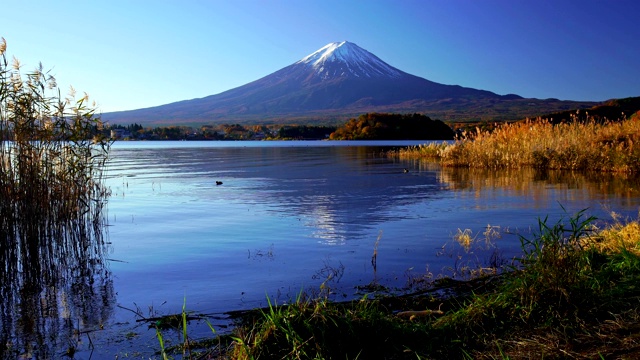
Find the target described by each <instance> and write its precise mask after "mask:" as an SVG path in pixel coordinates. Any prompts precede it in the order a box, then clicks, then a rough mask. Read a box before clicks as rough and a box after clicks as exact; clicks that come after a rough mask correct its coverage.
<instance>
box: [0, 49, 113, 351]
mask: <svg viewBox="0 0 640 360" xmlns="http://www.w3.org/2000/svg"><path fill="white" fill-rule="evenodd" d="M6 47H7V46H6V41H5V40H4V38H1V40H0V264H2V267H3V268H2V269H0V294H2V295H1V296H0V313H1V315H2V319H3V321H2V323H1V324H0V326H1V329H0V333H1V335H0V357H2V358H5V356H7V357H8V354H16V353H17V354H19V353H23V355H24V354H26V355H28V354H29V353H31V352H32V351H37V352H38V354H39V356H40V357H43V358H51V357H56V355H54V354H53V353H51V352H53V351H55V350H54V349H51V348H49V346H48V345H47V344H46V342H47V341H51V339H54V340H53V342H54V345H55V341H56V340H55V339H57V338H58V335H60V334H64V333H66V335H67V336H68V337H69V338H71V337H73V336H74V334H79V333H83V331H85V330H87V329H80V328H79V327H80V326H84V327H91V326H98V323H99V322H101V321H103V320H104V319H105V317H106V315H107V313H108V311H109V310H108V309H106V308H104V306H105V305H104V304H105V303H108V301H107V300H108V299H109V298H111V297H112V296H113V289H112V286H111V282H110V279H109V274H108V270H107V269H106V267H105V263H104V258H103V254H104V251H105V246H106V244H105V242H104V241H103V225H104V216H103V209H104V206H105V204H106V201H107V198H108V196H109V190H108V188H106V187H105V186H104V184H103V176H104V167H105V163H106V161H107V159H108V151H109V146H110V143H109V142H108V141H107V140H106V139H104V138H102V137H101V136H100V134H99V129H100V128H101V126H102V123H101V121H100V119H99V118H98V117H96V116H95V110H94V108H92V107H89V105H88V96H87V95H86V94H85V96H83V97H82V98H80V99H76V98H75V94H74V93H73V92H72V93H71V94H70V95H69V97H66V98H62V97H61V96H60V92H59V90H57V87H56V86H57V85H56V80H55V78H54V77H53V76H52V75H51V74H49V73H48V72H45V71H44V70H43V67H42V65H41V64H40V65H39V66H38V67H37V68H36V69H35V70H33V71H32V72H28V73H23V72H22V66H21V64H20V62H19V61H18V60H17V59H15V58H14V59H13V63H12V64H11V65H9V63H8V61H7V55H6ZM16 304H20V306H19V307H17V306H16ZM107 308H108V306H107ZM62 313H65V314H66V315H65V318H64V319H61V317H60V315H62ZM71 316H77V318H76V319H74V318H71ZM18 322H19V326H18ZM45 323H46V324H48V326H44V325H45ZM42 331H45V332H47V333H48V334H49V336H44V335H45V334H43V333H42ZM17 332H20V333H21V334H20V335H17ZM84 333H87V332H86V331H85V332H84ZM87 334H88V333H87ZM75 336H77V335H75ZM87 336H89V335H87ZM57 345H58V346H66V344H57ZM69 349H75V348H73V347H69Z"/></svg>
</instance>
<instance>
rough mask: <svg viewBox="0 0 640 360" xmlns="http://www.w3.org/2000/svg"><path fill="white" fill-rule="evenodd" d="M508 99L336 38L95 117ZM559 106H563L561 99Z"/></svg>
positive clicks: (214, 117) (245, 115) (295, 115)
mask: <svg viewBox="0 0 640 360" xmlns="http://www.w3.org/2000/svg"><path fill="white" fill-rule="evenodd" d="M515 100H522V98H521V97H520V96H517V95H506V96H501V95H497V94H495V93H493V92H490V91H485V90H477V89H472V88H465V87H462V86H457V85H443V84H439V83H435V82H432V81H429V80H426V79H423V78H420V77H417V76H414V75H411V74H408V73H405V72H403V71H401V70H399V69H396V68H394V67H392V66H391V65H389V64H387V63H385V62H384V61H382V60H381V59H379V58H378V57H376V56H375V55H373V54H371V53H370V52H368V51H366V50H364V49H362V48H360V47H358V46H357V45H356V44H353V43H350V42H346V41H344V42H340V43H331V44H328V45H326V46H324V47H322V48H321V49H319V50H317V51H315V52H314V53H312V54H310V55H308V56H306V57H304V58H302V59H301V60H299V61H297V62H296V63H294V64H291V65H289V66H287V67H285V68H283V69H280V70H278V71H276V72H274V73H272V74H270V75H267V76H265V77H263V78H261V79H258V80H256V81H253V82H251V83H248V84H246V85H243V86H240V87H237V88H234V89H231V90H228V91H225V92H222V93H220V94H216V95H211V96H207V97H204V98H200V99H193V100H185V101H180V102H176V103H171V104H166V105H161V106H156V107H152V108H146V109H139V110H131V111H123V112H114V113H107V114H104V115H103V119H104V120H106V121H108V122H110V123H132V122H137V123H141V124H143V125H149V124H173V125H179V124H187V123H189V124H194V123H215V122H245V123H246V122H256V123H257V122H261V123H267V122H274V121H281V122H286V121H288V120H292V119H297V120H301V119H319V118H334V119H346V118H348V117H350V116H353V115H354V114H358V113H362V112H372V111H404V112H424V113H427V114H429V115H431V116H432V117H435V116H434V114H432V113H430V111H456V109H458V110H460V109H463V110H464V109H465V107H467V108H468V107H469V106H470V105H472V106H477V105H478V104H491V103H496V102H509V101H515ZM591 105H593V104H589V106H591ZM573 107H575V105H573ZM567 108H571V107H569V105H568V104H567ZM554 110H555V109H554Z"/></svg>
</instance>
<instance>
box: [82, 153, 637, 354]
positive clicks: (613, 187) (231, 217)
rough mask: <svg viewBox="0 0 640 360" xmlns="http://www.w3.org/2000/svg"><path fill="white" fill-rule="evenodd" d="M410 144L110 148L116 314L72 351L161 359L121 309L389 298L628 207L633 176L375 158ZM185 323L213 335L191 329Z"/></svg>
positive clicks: (626, 212) (215, 317)
mask: <svg viewBox="0 0 640 360" xmlns="http://www.w3.org/2000/svg"><path fill="white" fill-rule="evenodd" d="M415 143H420V142H326V141H318V142H117V143H115V144H114V145H113V148H112V160H111V162H110V165H109V170H108V185H109V186H110V187H111V189H112V196H111V198H110V200H109V204H108V223H109V227H108V238H109V240H110V242H111V253H110V254H108V255H107V257H108V258H109V259H110V260H109V267H110V270H111V272H112V274H113V282H114V289H115V292H116V301H117V305H118V306H116V307H114V311H113V316H112V318H111V319H109V321H108V324H105V328H106V330H104V331H101V332H99V333H94V335H93V341H92V342H93V343H94V345H95V347H94V350H93V353H91V352H90V351H89V350H88V346H87V347H86V348H85V349H87V350H86V351H84V352H83V353H81V355H87V358H88V356H92V358H102V357H106V358H113V356H114V355H113V354H114V353H118V354H121V356H122V355H123V354H137V355H140V356H144V355H145V354H152V353H153V351H156V350H158V346H157V340H156V338H155V332H154V331H153V330H148V329H147V325H146V323H143V322H136V320H137V319H139V317H137V316H136V315H134V313H133V312H132V311H130V310H136V311H140V312H141V313H142V314H143V315H144V316H152V315H166V314H170V313H178V312H180V311H181V309H182V306H183V303H184V301H185V299H186V306H187V308H188V309H190V310H193V311H195V312H197V313H201V314H208V315H209V316H210V319H211V321H212V322H213V324H214V326H217V327H219V328H218V330H222V331H224V325H225V321H226V320H225V318H226V315H225V312H227V311H231V310H242V309H250V308H255V307H260V306H265V305H266V303H267V302H266V298H267V296H269V297H270V298H271V299H273V301H276V302H277V303H278V304H280V303H285V302H287V301H289V300H290V299H292V298H294V297H295V296H296V295H297V294H298V293H300V291H302V290H305V291H308V292H311V293H313V292H317V291H319V289H320V286H321V284H322V283H323V282H325V287H329V288H330V289H331V290H332V295H331V296H332V298H334V299H336V300H340V299H352V298H355V297H359V296H362V295H363V294H364V293H365V292H366V290H362V286H365V285H371V284H379V285H383V286H385V287H387V288H388V289H390V290H398V289H402V288H404V287H406V286H408V285H409V284H411V280H412V279H416V278H419V277H421V276H423V275H425V274H427V273H429V272H431V273H433V275H434V276H437V275H438V274H443V273H444V274H448V275H452V274H453V275H455V273H452V271H453V270H452V269H458V270H459V269H461V268H462V267H463V265H464V264H469V265H472V266H486V265H487V264H488V263H489V262H490V259H491V258H492V255H493V258H494V259H495V256H496V255H498V256H500V257H502V258H504V259H508V258H510V257H512V256H514V255H516V254H517V253H518V251H519V244H520V243H519V240H518V236H517V235H516V234H521V235H524V236H527V235H528V234H529V233H530V229H531V228H532V227H535V226H536V225H537V218H538V217H545V216H549V221H551V222H555V221H557V220H558V219H559V218H560V217H562V216H565V217H566V216H568V215H567V213H568V214H569V215H571V214H573V213H575V212H577V211H579V210H581V209H587V208H588V210H587V213H588V214H589V215H596V216H598V217H599V218H602V219H604V220H608V219H610V216H609V213H610V211H612V210H613V211H615V212H617V213H618V214H621V215H622V216H623V217H631V218H636V216H637V213H638V209H639V206H640V198H639V197H638V183H637V181H636V180H634V179H624V178H620V177H613V176H609V175H606V176H602V175H598V176H595V175H592V177H590V176H588V175H583V174H575V173H567V172H564V173H536V172H535V171H532V170H526V171H510V172H494V171H469V170H468V169H467V170H460V169H457V170H456V169H440V168H439V167H438V166H437V165H434V164H429V163H421V162H417V161H399V160H397V159H395V160H394V159H390V158H385V157H383V156H380V153H381V152H382V151H385V150H388V149H390V148H397V147H399V146H403V145H404V146H406V145H408V144H415ZM405 169H406V171H405ZM217 181H219V182H222V184H221V185H217V184H216V182H217ZM563 208H564V210H563ZM565 210H566V212H565ZM466 229H469V230H466ZM487 229H491V230H492V231H491V234H492V235H491V240H492V241H491V243H490V244H486V243H485V241H484V240H485V238H486V236H485V235H484V234H483V233H486V231H487ZM465 230H466V231H468V232H469V231H470V234H471V235H472V237H474V238H476V240H477V244H475V245H473V246H472V247H471V249H470V250H468V251H465V249H464V248H463V247H461V246H460V245H458V244H457V243H456V242H455V241H454V240H453V235H455V234H456V233H457V232H458V231H462V232H464V231H465ZM376 246H377V258H376V268H375V269H374V268H373V266H372V255H373V253H374V248H376ZM458 256H461V258H460V259H459V258H458ZM374 270H375V271H374ZM458 276H459V275H458ZM191 330H192V331H193V336H196V337H197V336H205V335H207V333H208V332H210V330H208V328H207V327H206V326H203V325H202V324H198V323H196V324H193V325H191ZM168 336H169V335H168ZM175 339H176V341H177V339H178V337H177V335H176V336H175ZM84 345H88V344H86V343H85V344H84Z"/></svg>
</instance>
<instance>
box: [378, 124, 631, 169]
mask: <svg viewBox="0 0 640 360" xmlns="http://www.w3.org/2000/svg"><path fill="white" fill-rule="evenodd" d="M390 155H391V156H397V157H399V158H430V159H437V160H439V161H440V162H441V164H442V165H444V166H453V167H470V168H492V169H498V168H520V167H526V166H530V167H534V168H540V169H568V170H588V171H606V172H621V173H637V172H639V171H640V118H639V117H638V116H632V117H630V118H628V119H623V120H619V121H607V122H604V123H603V122H601V121H596V119H590V120H587V121H573V122H568V123H560V124H553V123H551V122H550V121H547V120H542V119H537V120H526V121H521V122H516V123H510V124H508V123H505V124H502V125H500V126H497V127H496V128H495V129H494V130H492V131H487V130H481V129H480V128H476V130H475V131H470V132H463V133H462V134H461V135H460V137H459V139H458V140H456V141H455V142H453V143H432V144H426V145H421V146H416V147H410V148H407V149H402V150H398V151H394V152H391V153H390Z"/></svg>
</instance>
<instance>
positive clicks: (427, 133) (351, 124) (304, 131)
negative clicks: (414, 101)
mask: <svg viewBox="0 0 640 360" xmlns="http://www.w3.org/2000/svg"><path fill="white" fill-rule="evenodd" d="M105 131H107V132H109V133H108V134H105V135H107V136H110V137H111V138H112V139H114V140H323V139H331V140H450V139H453V135H454V132H453V130H452V129H451V128H450V127H449V126H448V125H447V124H445V123H444V122H442V121H440V120H431V119H430V118H429V117H428V116H425V115H421V114H406V115H405V114H387V113H368V114H363V115H360V116H359V117H358V118H357V119H355V118H353V119H350V120H349V121H347V123H346V124H344V125H342V126H339V127H336V126H325V125H320V126H314V125H240V124H222V125H203V126H200V127H190V126H167V127H156V128H144V127H142V125H139V124H131V125H127V126H124V125H111V126H108V127H106V128H105Z"/></svg>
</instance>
